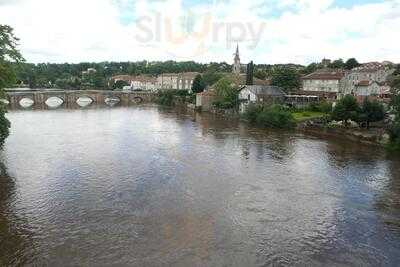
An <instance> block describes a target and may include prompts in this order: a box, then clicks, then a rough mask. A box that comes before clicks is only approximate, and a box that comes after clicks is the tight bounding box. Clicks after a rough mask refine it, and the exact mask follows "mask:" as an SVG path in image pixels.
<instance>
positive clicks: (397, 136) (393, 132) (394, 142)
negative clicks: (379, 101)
mask: <svg viewBox="0 0 400 267" xmlns="http://www.w3.org/2000/svg"><path fill="white" fill-rule="evenodd" d="M391 106H392V109H393V112H394V115H395V121H394V122H393V123H392V125H391V126H390V129H389V133H390V139H391V144H390V149H391V150H396V151H400V95H397V96H395V97H394V98H393V99H392V102H391Z"/></svg>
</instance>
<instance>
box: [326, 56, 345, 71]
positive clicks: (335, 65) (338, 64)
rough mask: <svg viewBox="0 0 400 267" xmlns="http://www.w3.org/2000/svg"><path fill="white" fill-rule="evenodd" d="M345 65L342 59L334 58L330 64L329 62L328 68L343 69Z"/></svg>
mask: <svg viewBox="0 0 400 267" xmlns="http://www.w3.org/2000/svg"><path fill="white" fill-rule="evenodd" d="M344 67H345V64H344V62H343V59H341V58H340V59H336V60H334V61H333V62H332V63H331V64H329V68H332V69H343V68H344Z"/></svg>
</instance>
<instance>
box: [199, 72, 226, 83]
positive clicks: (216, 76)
mask: <svg viewBox="0 0 400 267" xmlns="http://www.w3.org/2000/svg"><path fill="white" fill-rule="evenodd" d="M221 78H222V74H221V73H219V72H217V71H215V70H212V69H211V70H207V71H206V72H205V73H204V74H203V81H204V83H205V84H206V85H208V86H211V85H214V84H215V83H216V82H218V81H219V80H220V79H221Z"/></svg>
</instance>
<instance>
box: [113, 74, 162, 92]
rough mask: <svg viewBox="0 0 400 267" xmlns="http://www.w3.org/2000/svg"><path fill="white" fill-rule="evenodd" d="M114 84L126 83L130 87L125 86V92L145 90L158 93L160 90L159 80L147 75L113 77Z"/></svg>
mask: <svg viewBox="0 0 400 267" xmlns="http://www.w3.org/2000/svg"><path fill="white" fill-rule="evenodd" d="M112 80H113V81H114V83H116V82H117V81H125V82H126V83H128V84H129V86H124V88H123V90H124V91H128V90H143V91H156V90H157V89H158V83H157V78H155V77H151V76H147V75H138V76H131V75H117V76H114V77H112Z"/></svg>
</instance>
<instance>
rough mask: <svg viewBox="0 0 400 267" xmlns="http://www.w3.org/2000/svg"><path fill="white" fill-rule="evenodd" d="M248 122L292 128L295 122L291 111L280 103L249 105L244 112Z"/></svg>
mask: <svg viewBox="0 0 400 267" xmlns="http://www.w3.org/2000/svg"><path fill="white" fill-rule="evenodd" d="M244 118H245V119H246V120H247V121H249V122H250V123H253V124H256V125H258V126H260V127H266V128H281V129H287V128H293V127H294V126H295V125H296V123H295V120H294V118H293V115H292V113H291V112H290V111H289V110H287V109H286V108H285V107H284V106H281V105H272V106H250V107H249V108H248V109H247V111H246V112H245V114H244Z"/></svg>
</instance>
